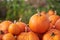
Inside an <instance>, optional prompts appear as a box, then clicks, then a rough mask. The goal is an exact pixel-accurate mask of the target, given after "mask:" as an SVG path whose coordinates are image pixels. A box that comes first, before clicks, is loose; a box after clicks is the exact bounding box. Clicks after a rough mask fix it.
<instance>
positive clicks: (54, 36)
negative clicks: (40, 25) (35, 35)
mask: <svg viewBox="0 0 60 40" xmlns="http://www.w3.org/2000/svg"><path fill="white" fill-rule="evenodd" d="M43 40H60V31H59V30H57V29H51V30H50V31H48V32H47V33H46V34H44V36H43Z"/></svg>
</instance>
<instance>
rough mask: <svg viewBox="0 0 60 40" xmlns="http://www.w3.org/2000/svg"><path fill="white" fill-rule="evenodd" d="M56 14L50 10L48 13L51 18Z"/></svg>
mask: <svg viewBox="0 0 60 40" xmlns="http://www.w3.org/2000/svg"><path fill="white" fill-rule="evenodd" d="M54 14H55V12H54V10H52V9H50V10H49V11H48V13H47V15H48V16H51V15H54Z"/></svg>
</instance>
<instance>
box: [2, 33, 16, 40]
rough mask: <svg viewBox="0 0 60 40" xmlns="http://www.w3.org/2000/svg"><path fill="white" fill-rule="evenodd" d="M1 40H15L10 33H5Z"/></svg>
mask: <svg viewBox="0 0 60 40" xmlns="http://www.w3.org/2000/svg"><path fill="white" fill-rule="evenodd" d="M2 40H16V39H15V37H14V36H13V35H12V34H11V33H7V34H5V35H4V36H3V38H2Z"/></svg>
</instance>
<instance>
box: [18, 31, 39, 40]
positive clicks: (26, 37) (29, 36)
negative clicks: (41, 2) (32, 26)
mask: <svg viewBox="0 0 60 40" xmlns="http://www.w3.org/2000/svg"><path fill="white" fill-rule="evenodd" d="M17 40H39V38H38V36H37V35H36V34H35V33H34V32H23V33H21V34H20V35H19V36H18V38H17Z"/></svg>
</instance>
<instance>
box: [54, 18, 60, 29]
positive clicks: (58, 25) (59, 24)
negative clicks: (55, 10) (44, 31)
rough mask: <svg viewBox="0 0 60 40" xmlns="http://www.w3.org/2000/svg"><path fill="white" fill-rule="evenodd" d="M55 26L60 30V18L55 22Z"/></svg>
mask: <svg viewBox="0 0 60 40" xmlns="http://www.w3.org/2000/svg"><path fill="white" fill-rule="evenodd" d="M55 28H56V29H58V30H60V19H58V20H57V21H56V23H55Z"/></svg>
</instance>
